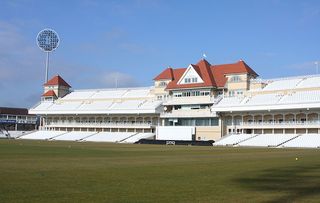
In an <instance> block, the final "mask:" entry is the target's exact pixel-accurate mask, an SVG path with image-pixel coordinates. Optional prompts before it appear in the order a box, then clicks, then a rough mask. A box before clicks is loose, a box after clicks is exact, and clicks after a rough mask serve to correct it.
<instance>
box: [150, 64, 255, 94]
mask: <svg viewBox="0 0 320 203" xmlns="http://www.w3.org/2000/svg"><path fill="white" fill-rule="evenodd" d="M191 65H192V67H193V68H194V69H195V70H196V71H197V72H198V74H199V76H200V77H201V78H202V80H203V83H190V84H178V81H179V80H180V78H181V77H182V75H183V74H184V72H185V71H186V70H187V68H178V69H172V68H167V69H166V70H164V71H163V72H162V73H160V74H159V75H158V76H157V77H155V78H154V80H161V79H171V80H172V81H171V82H170V83H169V84H168V86H167V89H179V88H196V87H224V86H225V83H226V81H227V78H226V77H225V75H228V74H238V73H247V74H250V75H254V76H258V74H257V73H256V72H255V71H254V70H252V69H251V68H250V67H249V66H248V65H247V64H246V63H245V62H244V61H242V60H240V61H238V62H237V63H233V64H222V65H211V64H210V63H209V62H208V61H207V60H205V59H201V60H200V61H199V62H198V63H197V64H196V65H193V64H191Z"/></svg>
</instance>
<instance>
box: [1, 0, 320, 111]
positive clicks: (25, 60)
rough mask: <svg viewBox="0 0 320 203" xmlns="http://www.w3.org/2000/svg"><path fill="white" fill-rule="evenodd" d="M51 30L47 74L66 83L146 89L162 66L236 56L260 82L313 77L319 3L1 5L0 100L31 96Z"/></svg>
mask: <svg viewBox="0 0 320 203" xmlns="http://www.w3.org/2000/svg"><path fill="white" fill-rule="evenodd" d="M47 27H49V28H53V29H54V30H56V31H57V32H58V33H59V36H60V38H61V43H60V46H59V48H58V49H57V50H56V51H54V52H53V53H52V54H51V61H50V73H49V74H50V76H53V75H55V74H60V75H61V76H62V77H63V78H64V79H65V80H66V81H67V82H69V83H70V84H71V86H72V87H73V88H74V89H84V88H108V87H114V85H115V82H114V81H115V79H114V78H115V77H118V78H119V82H120V84H119V85H120V86H122V87H124V86H150V85H152V82H153V81H152V78H153V77H155V76H156V75H157V74H158V73H160V72H161V71H162V70H163V69H164V68H166V67H167V66H172V67H187V66H188V64H190V63H197V62H198V61H199V60H200V59H201V57H202V54H203V53H205V54H206V55H207V60H208V61H209V62H210V63H211V64H223V63H234V62H236V61H238V60H239V59H243V60H245V61H246V63H247V64H249V65H250V66H251V67H252V68H253V69H254V70H255V71H256V72H258V73H259V74H260V76H261V77H262V78H274V77H285V76H294V75H302V74H315V73H316V68H315V65H314V62H315V61H318V60H320V54H319V53H320V44H319V41H320V38H319V37H320V1H317V0H315V1H311V0H304V1H293V0H287V1H285V0H283V1H280V0H265V1H264V0H259V1H257V0H252V1H249V0H248V1H246V0H242V1H236V0H234V1H228V0H226V1H191V0H190V1H182V0H175V1H174V0H168V1H162V0H131V1H124V0H123V1H122V0H118V1H107V0H105V1H95V0H78V1H71V0H70V1H62V0H57V1H44V0H42V1H32V0H29V1H24V0H19V1H17V0H8V1H7V0H1V1H0V106H20V107H31V106H32V105H34V104H35V103H36V102H37V101H39V99H40V95H41V93H42V84H43V82H44V76H45V72H44V71H45V54H44V53H43V52H41V51H40V49H39V48H38V47H37V46H36V42H35V38H36V36H37V34H38V32H39V31H40V30H42V29H43V28H47Z"/></svg>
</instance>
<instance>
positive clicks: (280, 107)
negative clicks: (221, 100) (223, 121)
mask: <svg viewBox="0 0 320 203" xmlns="http://www.w3.org/2000/svg"><path fill="white" fill-rule="evenodd" d="M317 108H320V102H316V103H304V104H276V105H255V106H227V107H215V106H213V107H212V108H211V109H212V111H216V112H241V111H269V110H270V111H271V110H290V109H292V110H296V109H317Z"/></svg>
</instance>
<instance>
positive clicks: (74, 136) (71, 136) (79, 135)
mask: <svg viewBox="0 0 320 203" xmlns="http://www.w3.org/2000/svg"><path fill="white" fill-rule="evenodd" d="M96 133H97V132H79V131H73V132H69V133H65V134H63V135H60V136H57V137H55V138H53V140H64V141H77V140H81V139H83V138H86V137H88V136H91V135H94V134H96Z"/></svg>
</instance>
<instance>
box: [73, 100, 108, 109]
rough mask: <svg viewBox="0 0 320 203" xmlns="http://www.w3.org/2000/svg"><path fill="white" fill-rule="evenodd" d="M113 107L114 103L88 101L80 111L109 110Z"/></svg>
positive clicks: (81, 106)
mask: <svg viewBox="0 0 320 203" xmlns="http://www.w3.org/2000/svg"><path fill="white" fill-rule="evenodd" d="M111 105H112V101H86V102H84V103H83V104H82V105H80V107H79V108H78V109H79V110H107V109H108V108H109V107H110V106H111Z"/></svg>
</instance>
